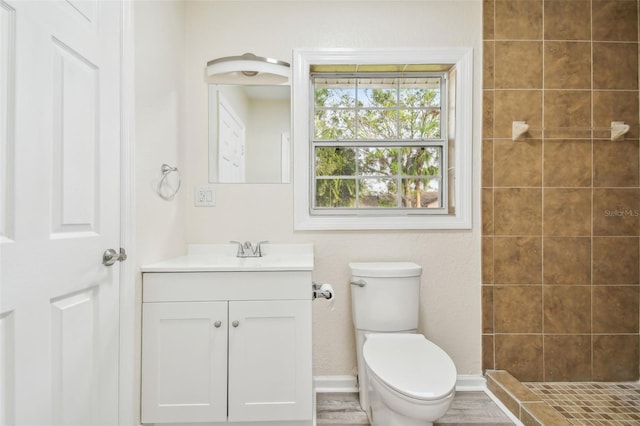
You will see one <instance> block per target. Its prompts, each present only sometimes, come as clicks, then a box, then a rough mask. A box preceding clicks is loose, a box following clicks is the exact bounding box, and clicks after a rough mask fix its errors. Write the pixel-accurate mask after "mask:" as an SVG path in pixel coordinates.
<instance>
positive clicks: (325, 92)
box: [315, 84, 356, 108]
mask: <svg viewBox="0 0 640 426" xmlns="http://www.w3.org/2000/svg"><path fill="white" fill-rule="evenodd" d="M315 99H316V100H315V102H316V107H318V108H336V107H341V108H353V107H355V106H356V88H355V84H351V85H346V86H344V87H331V86H327V85H323V84H316V86H315Z"/></svg>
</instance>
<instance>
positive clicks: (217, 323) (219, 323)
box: [213, 321, 222, 328]
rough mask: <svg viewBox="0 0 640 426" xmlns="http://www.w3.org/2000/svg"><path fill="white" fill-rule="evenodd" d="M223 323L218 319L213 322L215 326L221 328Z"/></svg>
mask: <svg viewBox="0 0 640 426" xmlns="http://www.w3.org/2000/svg"><path fill="white" fill-rule="evenodd" d="M221 325H222V321H216V322H214V323H213V326H214V327H215V328H220V326H221Z"/></svg>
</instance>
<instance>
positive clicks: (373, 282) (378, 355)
mask: <svg viewBox="0 0 640 426" xmlns="http://www.w3.org/2000/svg"><path fill="white" fill-rule="evenodd" d="M349 267H350V268H351V303H352V314H353V325H354V327H355V332H356V333H355V334H356V359H357V364H358V391H359V399H360V406H361V407H362V409H363V410H364V411H365V412H366V413H367V416H368V417H369V421H370V422H371V424H372V425H380V426H390V425H393V426H418V425H420V426H428V425H431V424H432V423H433V422H434V421H435V420H437V419H438V418H440V417H442V415H443V414H444V413H445V412H446V411H447V409H448V408H449V406H450V404H451V401H452V400H453V395H454V393H455V383H456V378H457V372H456V368H455V365H454V364H453V361H452V360H451V358H450V357H449V356H448V355H447V353H446V352H445V351H443V350H442V349H440V348H439V347H438V346H437V345H436V344H434V343H432V342H430V341H429V340H427V339H426V338H425V337H424V336H423V335H421V334H416V331H417V327H418V314H419V312H418V311H419V300H420V276H421V274H422V267H421V266H420V265H417V264H415V263H412V262H370V263H350V264H349Z"/></svg>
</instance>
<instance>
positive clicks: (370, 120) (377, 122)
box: [358, 109, 398, 140]
mask: <svg viewBox="0 0 640 426" xmlns="http://www.w3.org/2000/svg"><path fill="white" fill-rule="evenodd" d="M358 139H372V140H384V139H398V112H397V111H396V110H379V109H363V110H359V111H358Z"/></svg>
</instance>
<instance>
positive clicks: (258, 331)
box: [229, 300, 313, 422]
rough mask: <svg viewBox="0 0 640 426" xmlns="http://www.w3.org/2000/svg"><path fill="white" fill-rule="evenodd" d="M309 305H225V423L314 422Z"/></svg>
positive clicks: (291, 302) (292, 302)
mask: <svg viewBox="0 0 640 426" xmlns="http://www.w3.org/2000/svg"><path fill="white" fill-rule="evenodd" d="M310 330H311V301H310V300H284V301H279V300H278V301H237V302H229V421H230V422H240V421H268V420H279V421H285V420H307V419H311V418H312V396H313V395H312V394H313V391H312V372H311V333H310Z"/></svg>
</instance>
